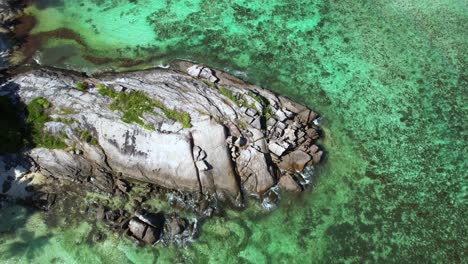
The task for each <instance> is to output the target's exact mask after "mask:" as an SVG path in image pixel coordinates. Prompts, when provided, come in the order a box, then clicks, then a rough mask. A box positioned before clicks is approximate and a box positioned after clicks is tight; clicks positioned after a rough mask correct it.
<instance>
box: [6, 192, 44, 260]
mask: <svg viewBox="0 0 468 264" xmlns="http://www.w3.org/2000/svg"><path fill="white" fill-rule="evenodd" d="M33 213H34V210H33V209H31V208H27V207H23V206H20V205H15V204H13V203H11V202H8V201H5V200H4V198H2V197H0V222H1V223H2V225H1V226H0V242H1V243H0V244H1V245H2V246H1V247H0V260H8V259H14V258H18V257H26V259H33V258H34V257H35V256H37V255H41V254H44V253H45V252H44V250H45V246H46V245H47V244H49V243H50V242H49V239H50V237H51V235H39V236H38V235H37V234H35V233H34V232H33V231H30V229H31V227H30V226H29V224H28V222H29V220H30V218H31V217H32V215H33ZM9 241H13V242H11V243H10V242H9Z"/></svg>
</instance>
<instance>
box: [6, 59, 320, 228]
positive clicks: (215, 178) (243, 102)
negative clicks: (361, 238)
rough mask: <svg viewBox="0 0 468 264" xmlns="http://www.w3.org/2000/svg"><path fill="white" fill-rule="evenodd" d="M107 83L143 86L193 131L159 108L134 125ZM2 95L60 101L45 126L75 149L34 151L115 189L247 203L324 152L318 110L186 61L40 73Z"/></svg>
mask: <svg viewBox="0 0 468 264" xmlns="http://www.w3.org/2000/svg"><path fill="white" fill-rule="evenodd" d="M203 70H206V71H205V74H202V73H203ZM207 73H210V74H211V75H207ZM213 78H216V83H215V84H213V83H212V82H213V80H215V79H213ZM77 82H87V83H88V84H89V87H90V89H89V90H88V91H87V92H83V91H79V90H77V89H76V88H74V87H75V84H76V83H77ZM102 84H104V85H106V86H107V87H118V89H116V90H115V92H121V93H131V92H134V91H139V92H143V93H145V94H146V95H147V96H148V97H149V98H151V99H153V100H157V101H159V102H161V103H162V104H163V105H164V106H165V107H166V108H167V109H174V110H176V111H178V112H186V113H189V115H190V118H191V127H184V126H182V124H181V123H179V122H177V121H174V120H171V119H170V118H168V117H167V116H166V115H165V114H164V111H163V110H162V109H159V108H157V107H155V109H154V111H153V112H146V113H145V114H144V115H143V116H142V120H143V121H144V123H145V126H142V125H139V124H137V123H126V122H124V121H123V120H122V115H123V113H122V112H120V111H117V110H112V109H111V107H110V105H111V103H112V101H113V99H112V98H110V97H108V96H104V95H101V94H100V93H99V91H98V90H99V89H97V87H100V86H101V85H102ZM220 89H224V91H226V90H228V91H229V92H230V93H231V94H232V95H233V96H235V97H236V98H237V99H236V100H232V99H231V98H229V97H227V96H225V95H223V94H222V93H221V92H220ZM0 93H1V94H3V95H11V96H13V95H16V96H18V97H19V98H20V100H21V101H22V102H24V103H25V104H27V103H29V102H31V101H32V100H33V99H34V98H37V97H43V98H46V99H47V100H48V101H49V102H51V104H52V106H51V107H50V109H48V111H49V114H50V116H51V117H53V119H54V121H51V122H49V123H47V124H46V129H47V130H48V131H49V132H50V133H52V134H60V133H61V134H63V133H65V134H66V138H65V143H66V144H67V145H68V146H70V148H71V147H72V146H73V148H74V149H73V151H70V150H69V149H66V150H49V149H33V150H31V151H30V152H29V156H30V157H31V158H32V159H33V160H34V161H35V163H36V164H37V165H38V167H39V169H40V171H41V172H43V174H45V175H48V176H50V177H56V178H59V177H66V178H71V179H75V180H79V181H82V180H84V179H95V181H96V182H98V183H99V186H98V188H99V189H105V188H109V185H112V178H113V177H114V178H129V179H135V180H139V181H143V182H148V183H151V184H156V185H158V186H162V187H165V188H169V189H177V190H182V191H188V192H193V193H199V194H203V195H208V196H216V197H217V198H219V199H221V200H228V201H231V202H234V204H238V205H240V204H242V199H243V198H242V197H244V196H245V195H254V196H258V195H262V194H263V193H265V192H267V191H268V190H269V189H270V188H272V187H273V186H275V185H276V184H277V183H278V181H279V177H280V176H281V175H283V174H284V172H286V171H301V170H302V169H303V168H304V166H307V165H312V163H317V162H319V160H320V157H321V155H322V151H320V150H319V149H318V148H316V147H314V146H315V145H313V143H314V140H315V138H316V136H318V134H317V133H313V132H316V130H317V127H316V126H315V125H313V124H311V121H313V120H312V118H316V117H317V114H316V113H315V112H313V111H311V110H309V109H307V108H306V107H305V106H302V105H300V104H297V103H295V102H292V101H291V100H289V99H287V98H285V97H281V96H277V95H275V94H273V93H271V92H269V91H267V90H264V89H261V88H260V87H257V86H254V85H250V84H247V83H245V82H243V81H241V80H239V79H237V78H235V77H233V76H230V75H228V74H226V73H223V72H219V71H214V70H212V69H209V68H206V67H203V66H199V65H193V64H192V63H190V62H186V61H176V62H174V63H173V64H172V67H171V68H170V69H155V70H148V71H141V72H131V73H120V74H105V75H100V76H93V78H84V77H81V76H78V75H73V74H70V73H63V72H59V71H51V70H45V69H42V70H34V71H30V72H26V73H22V74H19V75H17V76H14V77H13V78H11V80H10V81H9V82H8V83H6V84H4V85H3V86H2V87H1V88H0ZM259 98H262V100H259ZM253 118H254V119H257V120H258V121H257V122H253ZM64 120H69V121H73V122H64ZM251 121H252V122H251ZM267 121H268V122H267ZM152 128H154V129H152ZM82 131H89V133H90V135H91V136H92V137H93V138H95V139H96V142H95V144H91V143H90V142H86V141H84V140H83V139H82V138H80V134H81V133H82ZM299 149H301V151H299ZM296 157H300V160H298V161H296V160H295V158H296ZM281 162H282V163H281ZM279 164H282V165H281V166H279ZM96 175H97V176H96ZM287 189H289V188H287ZM135 225H136V224H135ZM135 232H137V230H135Z"/></svg>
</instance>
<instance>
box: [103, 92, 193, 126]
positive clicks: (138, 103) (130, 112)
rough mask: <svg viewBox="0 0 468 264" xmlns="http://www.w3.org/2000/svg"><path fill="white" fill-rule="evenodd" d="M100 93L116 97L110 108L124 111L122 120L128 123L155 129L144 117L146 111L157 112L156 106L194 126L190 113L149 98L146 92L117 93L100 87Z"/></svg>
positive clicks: (184, 123)
mask: <svg viewBox="0 0 468 264" xmlns="http://www.w3.org/2000/svg"><path fill="white" fill-rule="evenodd" d="M99 93H100V94H101V95H104V96H109V97H111V98H113V99H114V101H113V102H112V104H111V106H110V108H111V110H118V111H121V112H123V115H122V121H124V122H126V123H137V124H139V125H141V126H143V127H144V128H146V129H150V130H153V129H154V128H153V127H151V126H148V125H146V124H145V122H144V121H143V119H142V118H143V114H144V113H152V114H155V112H154V108H155V107H156V108H159V109H161V110H162V111H163V113H164V115H165V116H166V117H167V118H169V119H172V120H175V121H177V122H179V123H181V124H182V126H184V127H186V128H190V127H192V125H191V119H190V115H189V114H188V113H186V112H183V111H177V110H176V109H175V108H173V109H170V108H168V107H167V106H165V105H164V104H163V103H162V102H160V101H157V100H153V99H151V98H149V97H148V96H147V94H146V93H145V92H142V91H135V92H131V93H116V92H115V91H114V90H113V89H110V88H102V89H101V88H100V89H99Z"/></svg>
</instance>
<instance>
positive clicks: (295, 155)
mask: <svg viewBox="0 0 468 264" xmlns="http://www.w3.org/2000/svg"><path fill="white" fill-rule="evenodd" d="M311 159H312V158H311V156H310V155H309V154H307V153H305V152H304V151H302V150H295V151H293V152H291V153H288V154H287V155H285V156H283V157H282V158H281V162H280V163H279V164H278V166H279V167H280V168H282V169H284V170H290V169H293V170H295V171H298V172H300V171H303V170H304V167H305V165H306V164H307V163H308V162H309V161H310V160H311Z"/></svg>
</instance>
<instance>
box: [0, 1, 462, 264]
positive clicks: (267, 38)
mask: <svg viewBox="0 0 468 264" xmlns="http://www.w3.org/2000/svg"><path fill="white" fill-rule="evenodd" d="M39 2H41V1H39ZM46 2H47V1H45V2H44V1H42V3H41V5H40V9H39V8H35V7H32V8H31V13H32V14H33V15H35V16H36V19H37V21H38V23H37V26H36V27H35V28H34V29H33V31H34V32H35V33H40V32H50V31H53V30H57V29H60V28H63V27H69V29H70V30H72V31H73V32H79V33H80V38H81V40H82V41H83V42H84V43H85V44H86V47H88V48H85V47H84V46H83V45H79V44H78V43H77V42H76V41H74V40H72V39H70V38H66V37H65V38H63V39H60V38H51V39H49V40H48V41H45V42H44V43H42V45H41V46H40V47H39V50H40V51H41V53H40V54H37V59H38V60H39V61H40V62H42V63H44V64H46V65H52V66H58V67H66V68H74V69H79V70H87V71H99V70H104V69H105V70H107V69H116V70H118V69H121V66H122V65H120V64H121V62H122V61H118V58H127V59H128V58H133V59H134V60H135V61H141V60H144V59H146V58H150V57H151V56H157V55H161V54H165V57H163V58H155V59H154V61H153V63H151V62H149V63H146V62H145V63H144V64H143V65H142V67H145V66H156V65H158V64H160V63H166V62H168V61H169V60H170V59H172V58H185V59H191V60H196V61H199V62H201V63H203V64H205V65H209V66H212V67H215V68H216V67H217V68H219V69H226V70H228V71H231V72H232V73H235V74H236V75H238V76H240V77H242V78H243V79H246V80H247V81H251V82H255V83H257V84H261V85H263V86H264V87H266V88H270V89H273V90H275V91H276V92H279V93H281V94H283V95H286V96H288V97H290V98H292V99H295V100H297V101H298V102H302V103H305V104H307V105H309V106H313V107H315V108H316V110H317V111H318V112H319V113H320V115H321V116H322V117H323V118H322V125H321V127H323V129H324V131H323V132H324V137H325V139H324V140H323V142H322V144H323V145H324V147H325V149H326V150H327V151H328V156H327V157H328V158H327V162H326V164H325V165H324V166H323V167H322V168H320V169H319V171H317V175H319V177H318V178H316V179H314V188H313V190H311V191H308V192H307V193H306V194H304V195H302V196H301V197H284V198H283V200H284V201H285V202H284V203H283V204H281V205H280V206H279V208H278V209H277V210H275V211H274V212H272V213H271V214H268V215H266V216H265V214H264V213H262V214H260V213H258V212H257V211H256V210H255V208H256V207H255V205H253V206H252V207H251V209H247V210H246V211H244V212H241V213H240V212H231V211H229V212H226V217H223V218H219V219H214V220H213V221H208V222H207V223H205V224H204V225H203V230H202V234H203V235H202V236H201V237H200V238H199V239H198V240H197V242H196V243H194V244H193V245H191V246H189V247H188V248H187V249H185V250H179V249H174V248H164V249H159V248H157V249H140V248H135V247H133V246H132V245H131V243H126V242H124V241H121V240H119V239H117V238H112V237H109V238H108V240H107V241H106V242H103V243H96V244H94V245H93V247H90V246H89V245H86V244H81V245H78V244H76V243H74V242H73V239H69V240H68V239H67V240H65V241H64V240H60V238H62V234H60V233H54V235H55V236H56V238H57V239H50V240H49V243H50V244H49V245H47V246H45V247H47V248H48V249H47V250H44V251H42V252H38V253H36V254H35V255H34V256H33V257H34V258H36V259H39V260H44V259H45V256H46V255H48V254H51V255H55V257H58V258H60V259H64V258H67V257H68V258H70V259H72V261H69V262H73V260H76V262H78V260H81V259H82V258H84V257H86V258H88V259H91V260H95V259H100V260H102V262H106V261H107V262H111V261H120V262H121V263H132V262H134V263H135V262H138V263H145V262H156V261H158V262H189V263H206V262H210V261H211V262H212V263H221V262H222V263H239V262H245V263H276V262H281V261H283V260H285V261H286V262H288V263H304V262H308V263H343V262H344V263H362V262H370V263H465V262H467V258H468V257H467V253H466V252H468V250H467V248H468V241H467V237H468V234H467V231H466V226H468V223H467V220H466V219H468V215H467V212H468V210H467V209H468V208H467V204H468V201H467V197H468V189H467V187H466V186H467V177H466V171H468V164H467V162H466V158H465V156H466V154H465V153H466V152H467V146H466V142H467V134H466V131H467V125H466V124H467V122H466V116H467V108H466V106H465V105H466V103H465V102H466V88H465V87H468V83H467V79H468V78H467V73H466V65H467V62H466V55H465V54H467V41H466V40H467V33H466V21H467V19H468V15H467V12H466V6H465V5H464V4H463V3H462V2H460V1H448V0H436V1H431V2H430V3H429V2H428V1H420V0H415V1H406V2H402V1H372V2H359V1H358V2H357V1H269V2H268V3H265V2H260V1H243V0H235V1H208V0H203V1H202V0H199V1H198V0H195V1H168V2H163V1H156V0H155V1H150V0H139V1H136V2H135V1H127V2H125V1H122V2H118V1H84V0H74V1H71V0H70V1H66V0H65V1H61V2H60V4H50V5H45V4H44V3H46ZM117 2H118V3H117ZM123 2H125V3H123ZM54 3H55V2H54ZM142 6H144V7H145V8H142ZM88 9H90V10H91V11H89V12H88V11H87V10H88ZM85 10H86V11H85ZM50 17H54V19H50ZM89 19H92V21H90V20H89ZM57 21H63V23H58V22H57ZM86 21H88V22H86ZM95 29H97V30H95ZM67 45H72V46H73V47H74V49H73V50H74V51H76V53H74V54H72V55H70V54H69V53H67V52H66V51H67V50H68V51H70V50H71V49H70V48H67V49H65V48H63V47H70V46H67ZM57 51H60V54H61V55H64V56H66V59H65V60H61V61H60V62H57V61H54V60H52V58H54V56H55V57H57V56H56V53H57ZM85 55H87V56H91V57H92V58H108V59H109V60H107V61H99V60H96V59H94V60H95V62H96V64H100V63H101V62H107V63H102V64H100V65H94V64H93V63H92V62H90V61H89V60H86V59H83V58H82V56H85ZM91 57H90V58H91ZM289 201H291V202H289ZM22 228H23V229H28V227H26V226H25V227H22ZM72 229H73V228H69V229H65V232H67V237H73V234H75V236H80V235H82V234H83V233H84V231H82V230H83V229H84V227H83V229H79V228H78V229H77V230H75V231H74V230H72ZM20 230H21V228H20ZM18 232H20V231H18ZM47 232H48V231H43V233H47ZM49 232H52V231H49ZM1 237H3V235H2V236H1ZM8 241H10V240H7V242H6V243H3V244H0V253H3V252H5V251H6V250H7V248H6V245H9V243H10V242H8ZM59 241H62V242H59ZM63 244H66V245H67V248H69V249H70V251H69V252H72V253H70V254H67V255H63V254H60V252H63V250H62V251H61V250H57V249H60V248H61V245H63ZM5 256H8V259H11V258H15V257H16V258H17V259H22V261H23V262H27V260H26V259H27V258H26V257H21V255H20V254H19V253H18V254H16V255H14V256H13V255H12V254H7V255H5V254H0V260H4V259H5ZM46 260H47V259H46ZM64 261H65V260H64ZM19 262H21V261H19ZM45 262H47V261H45Z"/></svg>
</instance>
